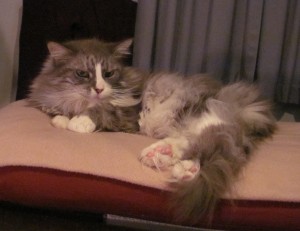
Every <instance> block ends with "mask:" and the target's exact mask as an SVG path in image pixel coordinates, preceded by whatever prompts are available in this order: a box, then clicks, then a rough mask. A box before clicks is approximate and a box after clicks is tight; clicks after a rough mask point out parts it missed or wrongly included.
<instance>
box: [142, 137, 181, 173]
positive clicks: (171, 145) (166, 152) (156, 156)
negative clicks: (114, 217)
mask: <svg viewBox="0 0 300 231" xmlns="http://www.w3.org/2000/svg"><path fill="white" fill-rule="evenodd" d="M171 141H173V140H172V139H164V140H160V141H158V142H156V143H154V144H152V145H150V146H149V147H147V148H145V149H144V150H143V151H142V153H141V155H140V161H141V162H142V164H144V165H147V166H149V167H156V168H158V169H164V168H167V167H169V166H171V165H174V164H175V163H176V162H178V161H179V159H180V158H181V157H182V156H183V150H182V149H181V148H179V147H178V144H177V143H176V142H174V141H173V142H171Z"/></svg>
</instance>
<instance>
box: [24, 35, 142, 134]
mask: <svg viewBox="0 0 300 231" xmlns="http://www.w3.org/2000/svg"><path fill="white" fill-rule="evenodd" d="M131 43H132V40H130V39H129V40H125V41H123V42H120V43H105V42H102V41H99V40H97V39H85V40H74V41H69V42H65V43H62V44H60V43H56V42H49V43H48V44H47V45H48V50H49V56H48V58H47V59H46V61H45V62H44V66H43V68H42V70H41V72H40V74H39V75H38V76H37V77H36V78H35V79H34V81H33V83H32V85H31V87H30V94H29V102H30V103H31V105H33V106H34V107H37V108H40V109H41V110H42V111H44V112H46V113H48V114H50V115H52V116H54V117H53V119H52V124H53V125H54V126H55V127H60V128H67V129H69V130H72V131H76V132H82V133H87V132H93V131H95V130H109V131H125V132H135V131H137V130H138V124H137V120H138V110H139V105H140V95H141V91H142V87H143V82H144V80H143V79H142V78H141V73H140V72H139V71H138V70H136V69H133V68H127V67H125V66H124V65H123V64H122V61H123V58H124V56H126V55H128V54H129V53H128V52H129V47H130V45H131Z"/></svg>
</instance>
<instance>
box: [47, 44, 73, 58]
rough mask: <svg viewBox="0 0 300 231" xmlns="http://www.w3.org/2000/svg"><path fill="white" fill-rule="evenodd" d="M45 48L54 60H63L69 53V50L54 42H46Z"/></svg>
mask: <svg viewBox="0 0 300 231" xmlns="http://www.w3.org/2000/svg"><path fill="white" fill-rule="evenodd" d="M47 47H48V50H49V53H50V56H51V57H52V58H54V59H56V60H60V59H64V58H65V57H66V56H68V55H69V54H70V53H71V50H70V49H68V48H66V47H65V46H63V45H61V44H59V43H56V42H48V43H47Z"/></svg>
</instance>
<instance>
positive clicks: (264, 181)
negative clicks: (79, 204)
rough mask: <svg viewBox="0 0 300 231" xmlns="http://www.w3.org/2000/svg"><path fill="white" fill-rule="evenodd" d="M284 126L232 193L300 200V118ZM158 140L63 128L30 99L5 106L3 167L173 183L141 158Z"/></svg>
mask: <svg viewBox="0 0 300 231" xmlns="http://www.w3.org/2000/svg"><path fill="white" fill-rule="evenodd" d="M278 126H279V129H278V131H277V133H276V134H275V135H274V137H273V139H270V140H268V141H267V142H266V143H264V144H263V145H261V146H260V147H259V150H258V151H257V152H256V153H255V154H254V155H253V157H252V160H251V162H250V163H249V164H248V166H247V167H246V169H245V170H244V172H243V174H242V175H241V177H240V180H239V182H237V183H236V184H235V191H234V192H235V193H234V195H232V196H231V197H234V198H239V199H255V200H279V201H298V202H300V123H283V122H281V123H278ZM153 142H155V140H154V139H151V138H148V137H145V136H141V135H134V134H125V133H110V132H101V133H100V132H99V133H93V134H79V133H75V132H72V131H68V130H62V129H57V128H54V127H53V126H52V125H51V124H50V118H49V117H48V116H47V115H45V114H44V113H42V112H40V111H39V110H37V109H34V108H31V107H28V106H27V105H26V101H25V100H22V101H18V102H15V103H12V104H10V105H8V106H6V107H5V108H2V109H1V110H0V166H1V167H5V166H30V167H45V168H51V169H58V170H63V171H68V172H79V173H84V174H91V175H96V176H102V177H108V178H114V179H118V180H121V181H125V182H130V183H133V184H138V185H143V186H148V187H153V188H158V189H168V187H167V184H166V180H167V173H162V172H159V171H155V170H153V169H150V168H148V167H145V166H142V165H141V164H140V162H139V161H138V155H139V153H140V152H141V150H142V149H143V148H144V147H146V146H147V145H149V144H151V143H153Z"/></svg>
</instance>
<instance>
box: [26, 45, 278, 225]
mask: <svg viewBox="0 0 300 231" xmlns="http://www.w3.org/2000/svg"><path fill="white" fill-rule="evenodd" d="M52 45H57V44H52ZM52 45H51V43H50V44H48V47H49V52H50V54H49V56H48V58H47V60H46V61H45V63H44V67H43V69H42V71H41V73H40V74H39V75H38V76H37V78H36V79H35V80H34V82H33V84H32V86H31V92H30V94H29V101H30V103H31V104H32V105H33V106H35V107H37V108H39V109H41V110H43V111H45V112H46V113H48V114H51V115H63V116H66V117H68V118H70V119H72V117H74V116H77V115H81V114H84V115H88V116H89V117H90V118H91V119H92V121H94V123H96V124H97V128H98V129H100V130H112V131H127V132H137V130H138V125H137V121H138V119H139V121H138V122H139V130H140V131H139V132H140V133H142V134H145V135H147V136H151V137H154V138H159V139H161V140H163V141H164V140H165V141H166V142H169V141H170V138H171V140H172V142H173V143H171V145H173V146H174V147H175V146H178V145H179V146H180V145H181V146H182V147H183V148H182V149H181V152H182V153H181V154H182V156H181V157H180V159H178V160H176V161H178V162H180V161H182V160H193V161H195V160H198V161H199V162H200V166H201V168H200V171H199V173H198V174H197V175H196V176H195V177H194V178H193V179H192V180H190V181H181V180H180V181H178V182H177V183H176V184H175V186H176V188H177V190H175V193H174V197H173V200H172V202H173V207H174V208H175V209H176V211H177V212H176V214H177V218H180V219H182V220H190V221H196V220H197V219H198V218H200V217H203V216H210V215H211V214H212V212H213V210H214V208H215V206H216V204H217V203H218V201H219V200H220V198H221V197H222V196H223V195H224V193H226V192H228V191H230V190H231V186H232V184H233V182H234V181H235V179H236V178H237V176H238V175H239V172H240V171H241V169H242V167H243V166H244V165H245V164H246V163H247V162H248V160H249V157H250V154H251V153H252V152H253V150H254V149H255V147H256V146H257V144H258V143H259V142H261V141H262V140H264V139H265V138H267V137H270V136H271V135H272V133H273V132H274V130H275V128H276V125H275V120H274V118H273V116H272V113H271V104H270V103H269V102H268V101H266V100H263V99H261V96H260V92H259V90H258V88H257V87H255V86H254V85H250V84H247V83H243V82H240V83H234V84H231V85H227V86H222V85H221V83H220V82H218V81H216V80H214V79H213V78H212V77H209V76H205V75H195V76H190V77H184V76H182V75H179V74H173V73H156V74H150V75H149V74H146V73H143V72H141V71H139V70H137V69H134V68H131V67H124V66H123V64H122V62H121V58H122V57H123V56H124V54H127V53H128V48H129V45H130V42H128V41H127V42H125V43H124V42H123V43H114V44H112V43H103V42H100V41H98V40H95V39H94V40H82V41H81V40H80V41H71V42H67V43H63V44H58V49H53V47H51V46H52ZM56 48H57V47H56ZM83 60H84V62H89V61H91V60H94V61H93V62H92V67H93V66H94V65H95V62H102V64H103V65H104V67H105V68H108V69H109V67H110V66H114V69H116V70H117V73H118V76H117V78H116V81H115V82H114V81H112V82H111V80H109V79H107V80H106V81H108V82H110V86H111V87H112V89H115V90H113V91H112V92H111V94H109V95H108V96H107V97H105V98H104V99H101V100H97V101H96V102H95V100H94V99H93V100H91V99H90V96H89V94H90V92H91V91H93V89H94V88H95V87H96V86H95V81H94V79H95V70H94V69H93V68H91V69H92V70H91V73H92V74H91V81H89V82H88V83H86V82H82V84H79V83H78V84H76V81H75V82H74V81H70V78H71V79H72V78H73V79H74V78H75V77H74V70H76V69H82V68H83V69H84V68H86V67H85V66H84V65H83V63H82V62H83ZM70 65H71V66H70ZM66 67H67V68H66ZM70 67H72V68H73V69H72V68H70ZM75 79H76V78H75ZM145 81H146V82H145ZM140 103H141V107H142V109H141V111H139V109H140ZM138 114H139V115H138ZM151 148H152V147H151V146H150V149H151ZM146 149H147V148H146ZM140 159H141V160H143V156H142V157H141V158H140ZM172 164H174V163H172ZM151 167H157V166H156V165H152V166H151Z"/></svg>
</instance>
